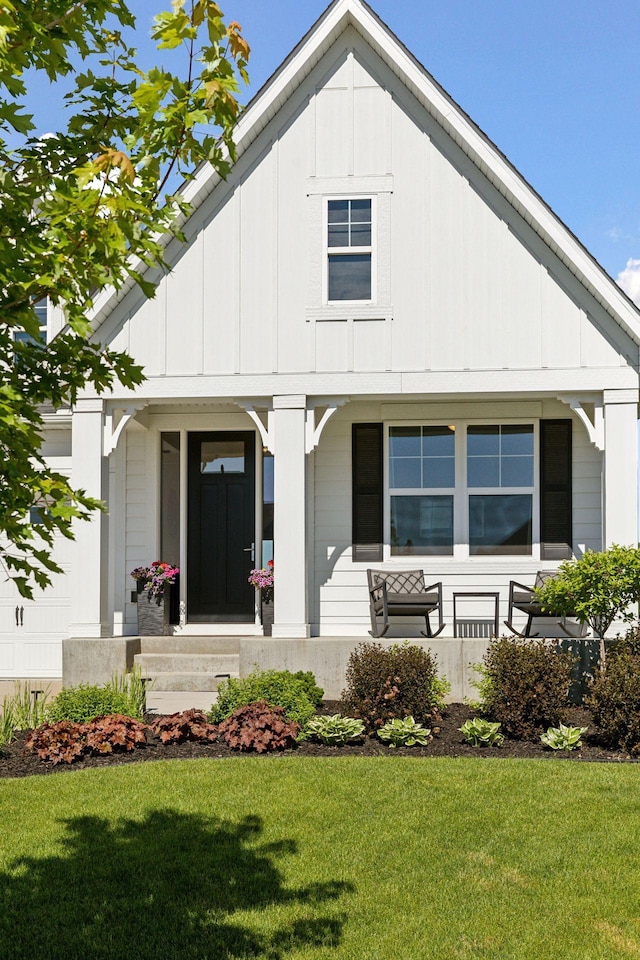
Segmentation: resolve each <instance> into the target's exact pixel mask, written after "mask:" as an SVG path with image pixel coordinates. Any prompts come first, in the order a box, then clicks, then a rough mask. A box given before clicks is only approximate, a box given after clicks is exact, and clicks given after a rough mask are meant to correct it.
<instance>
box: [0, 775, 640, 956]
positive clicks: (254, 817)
mask: <svg viewBox="0 0 640 960" xmlns="http://www.w3.org/2000/svg"><path fill="white" fill-rule="evenodd" d="M0 825H1V827H0V957H2V960H14V958H29V960H48V958H61V960H62V958H64V960H75V958H78V960H80V958H82V960H92V958H104V960H137V958H140V960H174V958H175V960H214V958H215V960H218V958H263V960H302V958H304V960H321V958H322V960H324V958H327V960H328V958H336V960H421V958H430V960H431V958H433V960H436V958H437V960H440V958H441V960H457V958H464V960H475V958H478V960H480V958H482V960H485V958H486V960H528V958H531V960H547V958H548V960H564V958H575V960H612V958H616V960H617V958H623V960H625V958H640V842H639V841H640V767H636V766H631V765H628V766H613V765H612V766H606V765H597V764H579V763H563V762H544V761H514V760H508V761H506V760H499V759H495V760H493V759H478V760H472V761H469V760H446V759H433V760H417V759H415V760H414V759H411V758H396V757H390V758H378V759H368V758H353V759H348V758H344V759H337V760H333V759H327V760H322V759H308V758H302V757H300V758H298V757H291V756H287V757H273V758H268V759H257V758H256V759H254V758H238V759H237V760H235V759H234V760H224V761H208V760H199V761H183V762H166V763H147V764H137V765H131V766H123V767H120V768H111V769H105V770H102V771H98V772H97V771H90V770H87V771H78V772H70V773H65V774H62V775H56V776H48V777H37V778H31V779H29V780H11V781H7V780H4V781H0Z"/></svg>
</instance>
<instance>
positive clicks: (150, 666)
mask: <svg viewBox="0 0 640 960" xmlns="http://www.w3.org/2000/svg"><path fill="white" fill-rule="evenodd" d="M134 659H135V663H136V664H137V666H138V667H140V672H141V673H142V676H143V677H155V676H157V675H158V674H160V673H206V674H212V675H213V676H215V675H216V674H229V673H235V674H237V673H238V670H239V663H240V658H239V656H238V655H237V654H234V653H138V654H136V656H135V658H134Z"/></svg>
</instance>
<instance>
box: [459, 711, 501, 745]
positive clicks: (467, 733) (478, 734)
mask: <svg viewBox="0 0 640 960" xmlns="http://www.w3.org/2000/svg"><path fill="white" fill-rule="evenodd" d="M460 732H461V733H462V734H464V738H465V740H466V741H467V743H470V744H471V746H472V747H499V746H501V745H502V744H503V743H504V737H503V735H502V734H501V733H500V724H499V723H492V722H491V721H490V720H483V719H482V718H481V717H475V718H474V719H473V720H466V721H465V722H464V723H463V724H462V726H461V727H460Z"/></svg>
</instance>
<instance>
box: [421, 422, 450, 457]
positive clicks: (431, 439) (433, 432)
mask: <svg viewBox="0 0 640 960" xmlns="http://www.w3.org/2000/svg"><path fill="white" fill-rule="evenodd" d="M455 436H456V435H455V431H454V430H452V429H451V427H423V428H422V452H423V454H424V456H425V457H452V456H453V454H454V450H455Z"/></svg>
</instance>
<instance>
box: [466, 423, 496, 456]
mask: <svg viewBox="0 0 640 960" xmlns="http://www.w3.org/2000/svg"><path fill="white" fill-rule="evenodd" d="M499 453H500V427H469V428H468V430H467V456H469V457H479V456H484V457H488V456H498V455H499Z"/></svg>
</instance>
